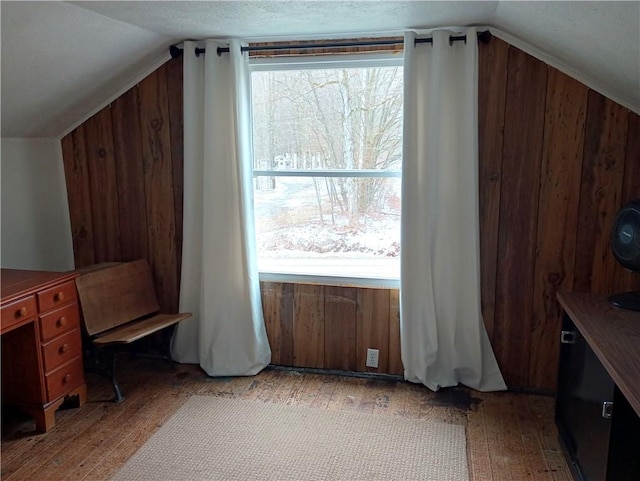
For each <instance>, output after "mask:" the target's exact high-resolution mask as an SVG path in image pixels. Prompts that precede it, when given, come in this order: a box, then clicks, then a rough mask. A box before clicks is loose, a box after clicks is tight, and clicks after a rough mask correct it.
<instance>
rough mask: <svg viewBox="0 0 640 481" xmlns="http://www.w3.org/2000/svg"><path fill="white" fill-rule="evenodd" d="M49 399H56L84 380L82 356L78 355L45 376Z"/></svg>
mask: <svg viewBox="0 0 640 481" xmlns="http://www.w3.org/2000/svg"><path fill="white" fill-rule="evenodd" d="M45 380H46V385H47V399H48V400H49V402H51V401H55V400H56V399H58V398H59V397H61V396H64V395H65V394H67V393H68V392H69V391H71V390H73V389H75V388H77V387H78V386H79V385H80V384H82V383H83V382H84V373H83V371H82V358H81V357H77V358H75V359H73V360H72V361H71V362H69V363H67V364H65V365H64V366H62V367H60V368H59V369H57V370H55V371H53V372H52V373H49V374H47V375H46V376H45Z"/></svg>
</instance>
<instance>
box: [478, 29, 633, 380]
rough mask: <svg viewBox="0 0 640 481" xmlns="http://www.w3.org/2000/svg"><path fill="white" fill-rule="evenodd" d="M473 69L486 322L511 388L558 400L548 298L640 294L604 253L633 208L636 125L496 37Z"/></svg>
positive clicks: (555, 311) (556, 324) (556, 330)
mask: <svg viewBox="0 0 640 481" xmlns="http://www.w3.org/2000/svg"><path fill="white" fill-rule="evenodd" d="M479 66H480V72H479V77H480V80H479V100H480V105H479V112H480V118H479V121H480V222H481V264H482V304H483V314H484V320H485V324H486V326H487V329H488V331H489V337H490V338H491V341H492V345H493V348H494V351H495V353H496V357H497V359H498V362H499V364H500V367H501V369H502V373H503V375H504V376H505V380H506V382H507V384H508V385H509V386H513V387H526V388H533V389H540V390H554V389H555V386H556V370H557V363H558V350H559V336H560V308H559V306H558V303H557V301H556V292H557V291H558V290H565V291H571V290H577V291H587V292H595V293H600V294H609V293H612V292H618V291H624V290H631V289H640V275H639V274H631V273H626V272H623V269H621V268H620V266H619V265H617V263H616V261H615V259H614V258H613V256H612V254H611V249H610V246H609V234H610V230H611V226H612V222H613V220H614V217H615V214H616V212H617V210H618V209H619V208H620V206H621V205H623V204H624V203H626V202H628V201H629V200H632V199H637V198H640V121H639V117H638V115H637V114H634V113H632V112H629V110H627V109H625V108H623V107H621V106H620V105H617V104H616V103H614V102H612V101H611V100H609V99H607V98H605V97H603V96H602V95H600V94H598V93H596V92H594V91H592V90H590V89H588V88H587V87H586V86H584V85H583V84H581V83H579V82H577V81H576V80H574V79H572V78H570V77H568V76H567V75H565V74H563V73H561V72H559V71H558V70H556V69H554V68H551V67H548V66H547V65H545V64H544V63H542V62H540V61H538V60H536V59H535V58H533V57H531V56H529V55H527V54H525V53H524V52H522V51H520V50H518V49H517V48H515V47H512V46H509V45H508V44H506V43H504V42H502V41H500V40H498V39H495V38H494V39H493V40H492V41H491V42H490V43H489V44H488V45H481V47H480V62H479Z"/></svg>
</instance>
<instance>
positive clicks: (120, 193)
mask: <svg viewBox="0 0 640 481" xmlns="http://www.w3.org/2000/svg"><path fill="white" fill-rule="evenodd" d="M62 152H63V158H64V167H65V176H66V181H67V197H68V201H69V210H70V216H71V229H72V239H73V251H74V258H75V266H76V268H80V267H85V266H88V265H91V264H94V263H99V262H108V261H130V260H135V259H139V258H147V259H148V260H149V264H150V265H151V268H152V270H153V274H154V279H155V282H156V290H157V292H158V299H159V302H160V304H161V307H162V308H163V309H165V310H167V311H171V312H176V311H177V308H178V288H179V285H180V264H181V254H182V62H181V61H180V60H172V61H170V62H168V63H166V64H165V65H163V66H162V67H161V68H159V69H158V70H156V71H155V72H154V73H152V74H151V75H149V76H148V77H146V78H145V79H144V80H143V81H142V82H140V83H139V84H138V85H136V86H135V87H133V88H132V89H130V90H129V91H127V92H126V93H125V94H123V95H122V96H121V97H119V98H118V99H117V100H115V101H114V102H113V103H112V104H111V105H109V106H108V107H106V108H104V109H102V110H101V111H100V112H98V113H97V114H95V115H94V116H93V117H91V118H90V119H88V120H87V121H86V122H84V123H83V124H82V125H80V126H79V127H78V128H76V129H75V130H74V131H73V132H71V133H70V134H68V135H67V136H65V137H64V138H63V139H62Z"/></svg>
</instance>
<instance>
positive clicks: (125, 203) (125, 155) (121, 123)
mask: <svg viewBox="0 0 640 481" xmlns="http://www.w3.org/2000/svg"><path fill="white" fill-rule="evenodd" d="M138 118H139V114H138V99H137V91H136V90H129V91H128V92H126V93H125V94H124V95H122V96H121V97H120V98H118V99H117V100H116V101H115V102H114V103H113V104H112V105H111V120H112V123H113V147H114V154H115V163H116V176H117V180H118V207H119V212H118V214H119V226H120V244H121V254H122V256H121V260H123V261H133V260H136V259H141V258H147V256H148V232H147V225H148V222H147V202H146V199H145V189H141V188H140V186H142V185H144V165H143V163H142V162H140V159H141V158H142V150H141V145H140V142H139V141H138V140H139V139H140V138H141V133H140V122H139V121H138Z"/></svg>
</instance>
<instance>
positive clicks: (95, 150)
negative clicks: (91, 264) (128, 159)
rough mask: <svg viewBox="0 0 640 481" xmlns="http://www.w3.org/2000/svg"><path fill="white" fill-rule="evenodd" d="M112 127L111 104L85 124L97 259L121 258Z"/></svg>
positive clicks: (97, 260) (103, 260)
mask: <svg viewBox="0 0 640 481" xmlns="http://www.w3.org/2000/svg"><path fill="white" fill-rule="evenodd" d="M111 128H112V127H111V107H107V108H105V109H103V110H101V111H100V112H98V113H97V114H96V115H95V116H94V117H92V118H91V119H90V120H89V121H87V122H86V124H85V141H86V145H87V148H86V153H87V165H88V171H89V188H90V189H91V214H92V215H91V217H92V221H93V242H94V246H95V247H94V254H95V261H96V262H108V261H117V260H120V259H121V253H120V223H119V219H118V215H119V205H118V187H117V177H116V165H115V158H114V153H113V133H112V130H111Z"/></svg>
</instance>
